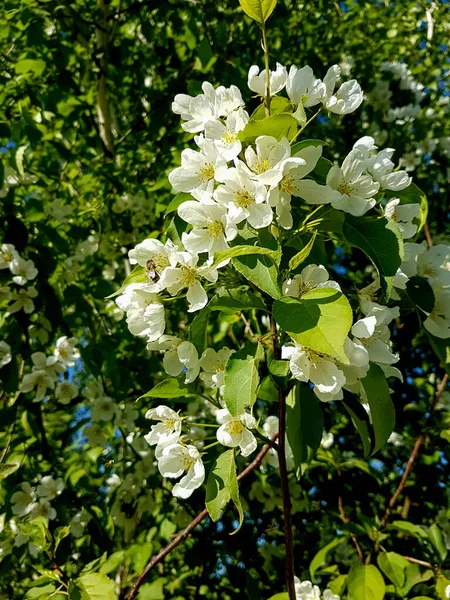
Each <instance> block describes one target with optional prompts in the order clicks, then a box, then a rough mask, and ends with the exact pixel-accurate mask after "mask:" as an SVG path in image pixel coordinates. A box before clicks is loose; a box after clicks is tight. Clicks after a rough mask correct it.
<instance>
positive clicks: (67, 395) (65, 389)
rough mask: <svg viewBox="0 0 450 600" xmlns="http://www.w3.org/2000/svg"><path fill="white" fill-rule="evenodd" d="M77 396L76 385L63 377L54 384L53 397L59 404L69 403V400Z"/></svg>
mask: <svg viewBox="0 0 450 600" xmlns="http://www.w3.org/2000/svg"><path fill="white" fill-rule="evenodd" d="M77 396H78V386H77V385H75V383H71V382H70V381H67V379H64V380H63V381H61V383H59V384H58V385H57V386H56V389H55V398H56V399H57V400H58V402H60V403H61V404H70V401H71V400H73V399H74V398H76V397H77Z"/></svg>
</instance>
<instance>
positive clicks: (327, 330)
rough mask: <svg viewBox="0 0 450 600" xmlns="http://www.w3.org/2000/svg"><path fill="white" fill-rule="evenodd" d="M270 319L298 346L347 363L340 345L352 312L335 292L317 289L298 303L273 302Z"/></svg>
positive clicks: (290, 301)
mask: <svg viewBox="0 0 450 600" xmlns="http://www.w3.org/2000/svg"><path fill="white" fill-rule="evenodd" d="M273 316H274V317H275V320H276V322H277V323H278V325H279V326H280V327H281V328H282V329H283V330H284V331H286V332H287V333H289V335H290V336H291V338H292V339H293V340H295V341H296V342H298V343H299V344H301V345H302V346H306V347H307V348H310V349H311V350H314V352H318V353H320V354H328V355H329V356H333V357H335V358H338V359H340V360H341V361H342V362H345V363H348V359H347V357H346V356H345V354H344V341H345V339H346V337H347V334H348V332H349V331H350V327H351V326H352V309H351V308H350V304H349V302H348V300H347V298H346V297H345V296H344V295H343V294H342V293H341V292H339V291H338V290H335V289H333V288H319V289H315V290H311V291H310V292H307V293H306V294H304V295H303V296H302V297H301V298H300V299H299V300H297V299H295V298H283V299H282V300H277V301H276V302H274V305H273Z"/></svg>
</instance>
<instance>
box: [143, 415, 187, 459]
mask: <svg viewBox="0 0 450 600" xmlns="http://www.w3.org/2000/svg"><path fill="white" fill-rule="evenodd" d="M145 417H146V418H147V419H153V420H154V421H160V423H157V424H156V425H153V426H152V428H151V429H150V432H149V433H147V435H145V436H144V439H145V440H146V441H147V442H148V444H149V445H150V446H155V445H156V446H157V448H156V456H157V458H158V456H159V455H160V454H161V452H162V449H163V448H165V447H166V446H171V445H172V444H176V443H177V442H178V441H179V439H180V436H181V417H180V415H179V414H178V413H177V412H175V411H174V410H172V409H171V408H169V407H168V406H164V405H160V406H157V407H156V408H151V409H150V410H148V411H147V412H146V414H145Z"/></svg>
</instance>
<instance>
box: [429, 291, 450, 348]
mask: <svg viewBox="0 0 450 600" xmlns="http://www.w3.org/2000/svg"><path fill="white" fill-rule="evenodd" d="M423 326H424V327H425V329H426V330H427V331H429V332H430V333H431V334H432V335H434V336H436V337H438V338H441V339H446V338H450V289H446V290H435V291H434V306H433V310H432V311H431V313H430V314H429V316H428V317H427V318H426V319H425V321H424V323H423Z"/></svg>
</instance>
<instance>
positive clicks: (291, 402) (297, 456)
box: [286, 383, 323, 479]
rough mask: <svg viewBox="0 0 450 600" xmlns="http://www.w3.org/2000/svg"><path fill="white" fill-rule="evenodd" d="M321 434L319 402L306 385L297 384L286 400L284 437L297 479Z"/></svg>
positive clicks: (321, 414) (314, 449) (321, 422)
mask: <svg viewBox="0 0 450 600" xmlns="http://www.w3.org/2000/svg"><path fill="white" fill-rule="evenodd" d="M322 433H323V413H322V409H321V407H320V402H319V401H318V400H317V397H316V396H315V395H314V394H313V392H312V391H311V390H310V388H309V387H308V386H307V385H305V384H303V383H297V384H296V385H295V387H294V388H293V389H292V390H291V391H290V392H289V394H288V396H287V398H286V435H287V438H288V441H289V445H290V446H291V448H292V453H293V455H294V464H295V473H296V475H297V478H298V479H300V477H301V474H302V470H301V466H302V463H305V462H308V461H310V460H311V459H312V457H313V456H314V455H315V453H316V452H317V449H318V448H319V446H320V441H321V439H322Z"/></svg>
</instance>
